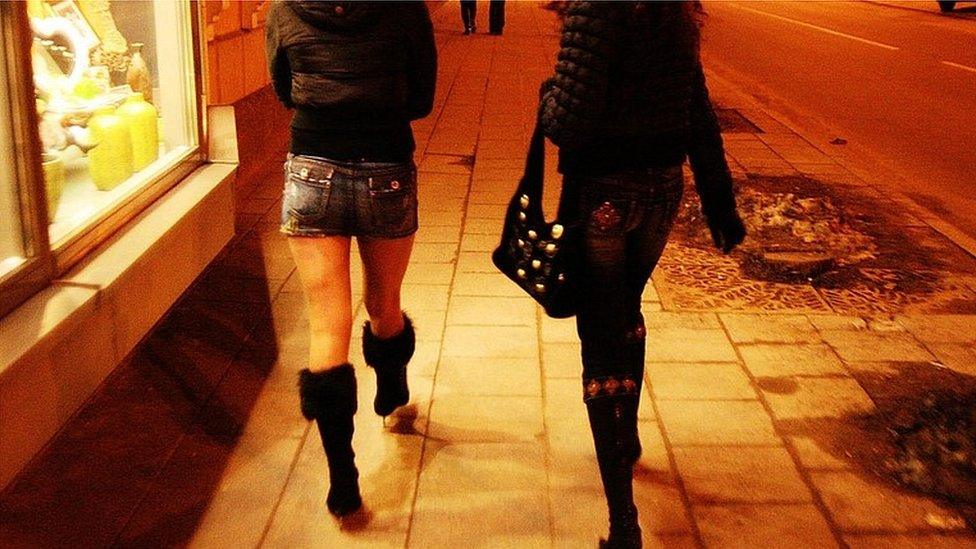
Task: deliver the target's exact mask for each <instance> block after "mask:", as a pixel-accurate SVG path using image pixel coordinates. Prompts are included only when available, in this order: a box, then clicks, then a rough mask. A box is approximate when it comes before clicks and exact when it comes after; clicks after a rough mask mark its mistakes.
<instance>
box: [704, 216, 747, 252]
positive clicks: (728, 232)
mask: <svg viewBox="0 0 976 549" xmlns="http://www.w3.org/2000/svg"><path fill="white" fill-rule="evenodd" d="M705 222H706V223H707V224H708V230H709V231H711V233H712V242H714V243H715V247H716V248H718V249H720V250H722V252H723V253H729V252H731V251H732V248H735V247H736V246H738V245H739V244H741V243H742V240H743V239H745V237H746V226H745V225H744V224H743V223H742V219H741V218H740V217H739V213H738V212H736V211H735V210H731V211H729V212H727V213H724V214H720V215H711V216H706V217H705Z"/></svg>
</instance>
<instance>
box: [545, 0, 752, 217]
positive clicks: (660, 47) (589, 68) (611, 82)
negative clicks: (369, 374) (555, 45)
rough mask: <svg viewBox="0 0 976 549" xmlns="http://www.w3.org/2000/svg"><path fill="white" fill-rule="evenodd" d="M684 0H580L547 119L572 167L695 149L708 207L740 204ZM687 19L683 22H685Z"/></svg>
mask: <svg viewBox="0 0 976 549" xmlns="http://www.w3.org/2000/svg"><path fill="white" fill-rule="evenodd" d="M681 4H682V2H572V3H570V5H569V6H568V7H567V8H566V9H567V11H566V12H565V14H564V19H563V30H562V37H561V41H560V49H559V55H558V60H557V63H556V73H555V75H554V76H553V77H552V78H550V79H548V80H547V81H546V82H545V83H544V84H543V88H542V90H541V92H540V93H541V101H540V106H539V117H540V119H539V120H540V124H541V125H542V128H543V131H544V132H545V134H546V136H547V137H549V139H550V140H551V141H552V142H553V143H555V144H556V145H558V146H559V165H560V171H561V172H563V173H564V174H569V175H572V174H609V173H614V172H615V171H621V170H627V169H632V168H645V167H652V166H657V167H663V166H670V165H676V164H680V163H681V162H683V161H684V160H685V158H686V157H687V158H688V159H689V160H690V163H691V167H692V170H693V172H694V176H695V184H696V186H697V187H698V190H699V193H700V194H701V196H702V205H703V207H704V209H705V213H706V214H714V213H725V212H728V211H730V209H734V205H735V199H734V195H733V192H732V178H731V175H730V174H729V169H728V164H727V162H726V160H725V153H724V150H723V145H722V137H721V134H720V130H719V125H718V121H717V119H716V116H715V111H714V109H713V108H712V104H711V102H710V100H709V97H708V90H707V88H706V87H705V76H704V73H703V71H702V65H701V61H700V59H699V54H698V33H697V28H695V26H694V21H693V20H692V19H690V18H688V17H686V16H683V15H682V14H680V13H679V10H682V9H684V7H683V6H682V5H681ZM682 25H685V26H682Z"/></svg>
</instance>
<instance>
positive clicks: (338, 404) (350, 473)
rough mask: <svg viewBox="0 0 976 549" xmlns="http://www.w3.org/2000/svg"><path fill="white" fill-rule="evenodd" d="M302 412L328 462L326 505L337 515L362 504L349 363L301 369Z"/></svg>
mask: <svg viewBox="0 0 976 549" xmlns="http://www.w3.org/2000/svg"><path fill="white" fill-rule="evenodd" d="M298 388H299V394H300V395H301V400H302V415H304V416H305V418H306V419H314V420H315V424H316V425H317V426H318V429H319V435H320V436H321V437H322V447H323V448H324V449H325V457H326V459H327V460H328V462H329V495H328V496H327V497H326V500H325V501H326V505H327V506H328V508H329V512H330V513H332V514H333V515H335V516H337V517H341V516H343V515H348V514H349V513H352V512H354V511H356V510H357V509H359V508H360V507H361V506H362V503H363V502H362V499H361V497H360V495H359V471H358V470H357V469H356V462H355V458H356V454H355V452H353V450H352V434H353V430H354V426H353V419H352V418H353V416H354V415H355V414H356V374H355V372H354V370H353V367H352V365H351V364H343V365H341V366H338V367H336V368H332V369H330V370H326V371H324V372H311V371H309V370H308V369H304V370H302V371H301V372H299V376H298Z"/></svg>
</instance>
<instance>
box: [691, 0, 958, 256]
mask: <svg viewBox="0 0 976 549" xmlns="http://www.w3.org/2000/svg"><path fill="white" fill-rule="evenodd" d="M706 6H707V11H708V14H709V15H708V23H707V30H706V34H705V41H704V45H703V47H704V51H705V54H706V59H707V61H706V65H707V66H709V67H710V68H711V69H712V70H714V71H716V72H717V73H718V74H719V75H721V76H724V77H728V78H729V79H731V80H732V81H734V82H735V83H736V84H738V85H740V86H742V88H743V89H744V90H746V91H747V92H748V93H750V94H752V95H754V96H756V97H757V98H759V99H760V101H762V102H763V103H764V104H766V105H768V106H769V107H770V108H771V109H773V110H775V111H778V112H779V113H780V114H781V115H784V116H786V117H788V119H789V120H790V121H792V122H794V123H795V124H797V126H799V128H801V129H802V130H804V131H805V132H806V133H808V135H807V136H806V137H809V138H810V139H811V140H813V141H814V142H815V143H816V144H817V145H818V146H822V147H824V148H825V149H827V150H829V151H830V153H831V154H833V155H836V156H837V157H839V158H843V159H844V160H845V161H848V162H850V163H851V164H852V165H854V166H857V167H858V168H861V169H862V170H863V171H864V172H866V173H870V174H871V179H872V180H874V181H877V182H879V183H883V185H884V186H887V187H890V188H893V189H897V190H900V191H901V192H904V193H905V194H907V195H908V196H910V197H912V198H913V199H914V200H916V201H917V202H918V203H920V204H921V205H923V206H925V207H927V208H929V209H931V210H934V211H936V212H937V213H939V214H940V215H942V216H944V217H945V218H946V219H947V220H949V221H950V222H951V223H953V224H955V225H956V226H957V227H958V228H959V229H961V230H963V231H965V232H966V233H967V234H968V235H969V236H970V237H976V215H974V212H976V145H974V143H976V4H971V3H966V2H960V3H959V4H958V6H957V8H956V12H954V13H951V14H943V13H940V12H939V8H938V5H937V4H936V2H934V1H931V2H929V1H900V2H897V1H895V2H873V1H846V2H820V1H815V2H805V1H786V2H739V1H736V2H723V1H716V2H706ZM837 137H840V138H842V139H844V140H846V141H847V143H846V144H845V145H838V146H833V147H831V146H830V145H829V144H828V142H829V141H830V140H832V139H834V138H837Z"/></svg>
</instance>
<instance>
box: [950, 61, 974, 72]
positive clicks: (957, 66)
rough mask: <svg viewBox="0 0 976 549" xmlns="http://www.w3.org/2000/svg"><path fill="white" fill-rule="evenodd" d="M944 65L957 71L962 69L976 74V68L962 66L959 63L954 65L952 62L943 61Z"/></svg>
mask: <svg viewBox="0 0 976 549" xmlns="http://www.w3.org/2000/svg"><path fill="white" fill-rule="evenodd" d="M942 64H943V65H948V66H950V67H955V68H957V69H962V70H964V71H969V72H976V68H973V67H970V66H969V65H960V64H959V63H953V62H952V61H943V62H942Z"/></svg>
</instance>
